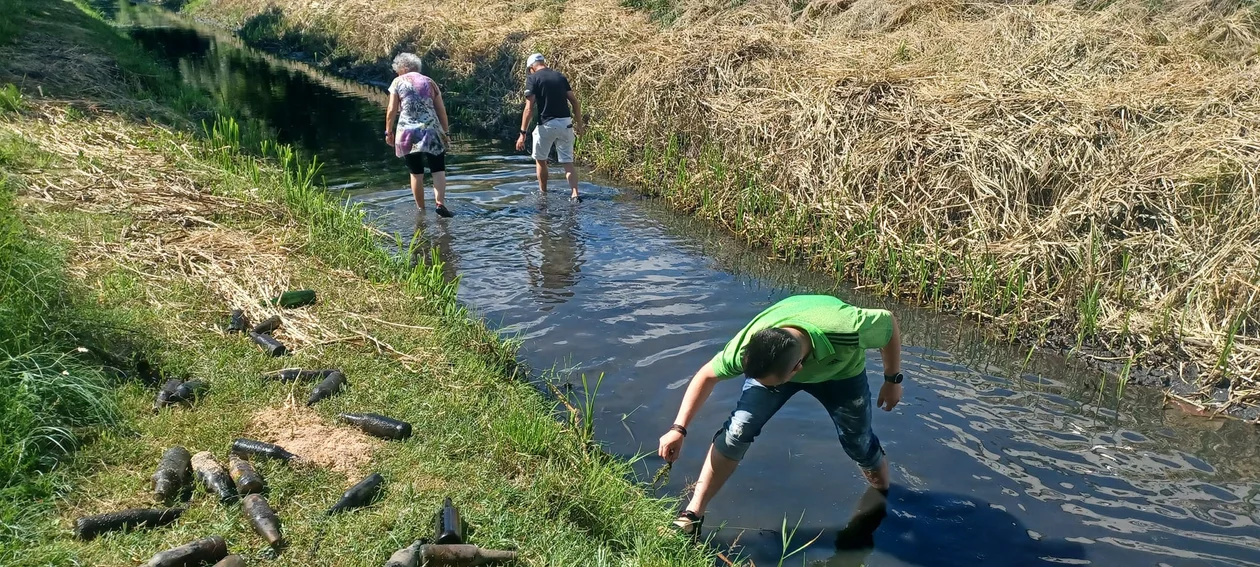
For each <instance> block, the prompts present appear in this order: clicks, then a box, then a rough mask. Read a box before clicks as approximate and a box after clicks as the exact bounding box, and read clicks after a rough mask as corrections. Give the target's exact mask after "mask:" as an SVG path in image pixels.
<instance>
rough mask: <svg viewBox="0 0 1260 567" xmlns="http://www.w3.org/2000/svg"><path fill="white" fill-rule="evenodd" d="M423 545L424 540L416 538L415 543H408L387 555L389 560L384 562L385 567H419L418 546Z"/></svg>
mask: <svg viewBox="0 0 1260 567" xmlns="http://www.w3.org/2000/svg"><path fill="white" fill-rule="evenodd" d="M423 545H424V540H419V539H418V540H416V542H415V543H413V544H411V545H408V546H407V547H404V548H402V549H399V550H398V551H395V552H394V553H393V554H391V555H390V556H389V561H386V562H385V567H420V547H421V546H423Z"/></svg>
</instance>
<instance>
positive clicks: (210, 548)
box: [144, 536, 227, 567]
mask: <svg viewBox="0 0 1260 567" xmlns="http://www.w3.org/2000/svg"><path fill="white" fill-rule="evenodd" d="M226 556H227V542H225V541H223V537H222V536H210V537H207V538H202V539H199V540H196V541H193V542H189V543H186V544H184V545H181V546H179V547H174V548H171V549H168V550H166V551H163V552H161V553H159V554H157V555H154V556H153V558H152V559H149V562H148V563H145V564H144V567H191V566H193V565H202V564H205V563H212V562H215V561H219V560H220V559H223V558H224V557H226Z"/></svg>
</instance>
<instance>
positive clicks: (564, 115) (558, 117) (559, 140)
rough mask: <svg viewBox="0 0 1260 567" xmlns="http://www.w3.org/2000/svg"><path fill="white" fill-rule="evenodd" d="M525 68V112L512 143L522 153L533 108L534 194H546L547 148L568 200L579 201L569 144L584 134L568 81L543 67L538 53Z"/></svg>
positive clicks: (580, 116)
mask: <svg viewBox="0 0 1260 567" xmlns="http://www.w3.org/2000/svg"><path fill="white" fill-rule="evenodd" d="M526 65H527V66H528V68H529V77H528V78H527V79H526V80H525V112H524V114H523V115H522V116H521V135H520V137H519V138H517V139H516V149H517V150H518V151H522V150H524V149H525V134H527V133H529V123H530V121H531V120H532V119H533V117H534V109H535V108H537V109H538V128H536V129H535V130H534V145H533V151H532V152H531V153H532V154H533V156H534V162H535V164H536V165H535V168H536V169H537V171H538V190H539V191H542V192H543V193H546V192H547V157H548V154H550V153H551V147H552V146H555V147H556V158H557V159H556V161H558V162H560V165H561V166H563V167H564V178H565V179H566V180H568V182H569V190H570V191H571V194H570V196H569V198H570V199H572V200H574V201H580V200H581V197H578V182H577V174H576V173H575V172H574V171H573V141H574V137H575V135H576V136H580V135H582V131H583V130H585V127H584V126H583V124H582V106H581V105H580V104H578V100H577V97H576V96H574V95H573V89H572V88H571V87H570V86H569V80H568V79H566V78H565V77H564V75H561V74H560V73H558V72H556V71H555V70H553V69H551V68H550V67H547V62H546V61H544V60H543V56H542V54H541V53H535V54H533V55H530V56H529V59H528V60H527V61H526ZM570 105H572V106H573V112H572V114H570V112H569V106H570Z"/></svg>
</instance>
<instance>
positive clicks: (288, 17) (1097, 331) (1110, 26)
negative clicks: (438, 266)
mask: <svg viewBox="0 0 1260 567" xmlns="http://www.w3.org/2000/svg"><path fill="white" fill-rule="evenodd" d="M1258 6H1260V5H1257V4H1256V3H1255V2H1254V0H1211V1H1208V0H1193V1H1187V2H1159V1H1150V0H1116V1H1100V2H1088V1H1080V0H1052V1H1048V2H1028V3H1025V2H1014V3H1012V2H998V1H982V2H964V1H961V0H927V1H925V0H856V1H847V0H844V1H839V0H814V1H798V0H764V1H761V0H759V1H747V2H742V1H740V2H717V1H713V0H566V1H554V2H509V1H501V0H477V1H475V2H472V3H471V4H470V3H468V2H446V1H438V2H415V1H398V2H377V1H374V0H347V1H344V2H336V3H332V2H323V3H314V2H306V1H304V0H267V1H265V2H264V1H262V0H205V1H203V2H199V3H198V4H197V5H196V6H195V8H194V13H196V14H198V15H201V16H210V17H214V18H218V19H220V20H221V21H224V22H227V23H229V24H230V25H235V26H239V27H240V33H241V35H242V37H245V38H246V39H252V40H255V41H258V42H261V43H266V42H274V41H275V40H277V39H279V40H281V41H282V42H285V43H288V44H291V45H294V46H295V47H296V48H297V49H300V50H303V51H305V52H307V53H312V52H315V51H318V52H319V53H320V54H322V55H321V59H323V60H325V61H328V62H330V63H333V64H334V65H342V66H344V65H345V64H347V62H354V61H358V62H360V63H361V64H371V65H375V66H376V67H374V68H376V69H381V70H382V71H381V72H384V69H385V67H384V66H383V62H384V61H385V60H386V59H387V58H388V57H389V56H391V55H392V54H394V53H396V52H397V51H399V50H402V49H411V50H415V51H418V52H421V53H424V54H426V55H427V57H428V59H429V63H430V64H431V65H430V66H431V68H432V69H434V73H435V74H436V75H437V76H439V77H440V78H441V79H442V80H444V81H446V83H445V84H444V88H447V87H448V86H449V88H448V91H450V93H451V94H450V96H449V102H450V106H451V107H452V108H453V109H454V110H453V112H454V113H455V115H456V116H458V115H459V113H460V112H465V111H467V112H471V113H473V114H475V115H478V116H477V119H475V120H468V119H466V120H463V121H459V120H457V121H456V122H457V125H458V124H465V125H467V124H470V123H472V124H475V123H490V122H493V120H491V119H490V116H488V115H499V114H505V115H508V116H511V115H512V114H514V113H518V112H519V108H520V106H519V105H520V94H519V93H520V85H521V81H522V80H523V69H522V68H523V58H524V56H525V55H526V54H528V53H530V52H532V51H542V52H545V53H546V54H547V55H548V56H549V57H550V59H551V61H552V62H553V64H554V65H555V66H556V67H557V68H559V69H560V70H561V71H564V72H565V73H567V74H568V76H569V77H570V78H571V79H572V80H573V82H574V84H575V85H576V89H577V91H578V93H579V96H581V97H582V99H583V100H584V101H585V103H584V104H585V106H586V107H587V110H588V114H589V115H590V117H591V123H592V127H591V130H592V134H591V135H590V136H587V137H585V139H584V140H583V142H582V146H583V153H584V154H585V155H586V156H587V157H588V158H589V159H590V160H591V161H593V162H594V163H595V164H597V165H598V166H600V167H601V168H602V169H605V170H607V171H610V172H613V173H616V174H618V175H619V176H620V177H622V178H624V179H627V180H631V181H637V182H639V183H640V184H641V185H642V186H643V187H644V188H645V189H647V190H648V191H650V192H652V193H655V194H658V195H662V196H664V197H666V198H668V199H670V200H671V201H673V202H674V203H675V204H677V205H678V206H679V207H680V208H682V209H684V210H687V211H692V212H694V213H695V214H697V215H700V216H702V217H705V218H709V219H712V220H715V221H717V222H719V223H721V224H723V225H724V226H726V227H728V228H729V229H731V230H732V231H734V232H736V233H738V234H740V235H741V236H743V237H744V238H746V239H747V240H748V241H749V242H752V243H756V244H758V245H766V246H769V247H772V248H774V249H775V250H777V251H778V252H779V253H780V254H781V255H782V256H783V257H785V258H788V259H792V260H796V261H799V262H802V263H805V264H809V265H811V266H814V267H817V268H822V269H827V270H833V271H834V272H836V273H837V274H841V275H844V276H847V277H849V278H852V279H854V280H856V281H857V282H858V283H859V284H861V285H864V286H868V287H870V288H873V289H878V290H882V291H883V292H885V293H888V294H890V295H897V296H900V297H902V298H906V299H910V300H913V301H916V302H920V303H924V304H929V305H935V306H939V307H942V308H947V309H951V310H954V311H958V312H962V313H966V314H968V315H969V316H972V317H974V318H976V319H979V320H981V321H984V322H987V323H990V324H992V325H993V326H994V328H995V329H997V330H998V331H999V332H1001V334H1003V335H1005V336H1006V337H1008V338H1011V339H1018V340H1023V341H1025V342H1027V343H1031V344H1036V345H1047V346H1050V347H1052V348H1055V349H1063V350H1070V349H1074V348H1077V347H1084V350H1085V351H1087V352H1093V353H1096V354H1099V355H1100V356H1101V357H1102V358H1103V359H1106V361H1107V362H1109V363H1111V364H1113V365H1114V366H1115V367H1116V368H1117V369H1119V368H1121V367H1127V366H1126V365H1127V364H1128V363H1130V362H1131V363H1132V365H1133V366H1135V367H1143V366H1146V367H1153V368H1162V369H1164V370H1166V371H1168V372H1167V373H1166V374H1165V375H1164V376H1165V377H1168V376H1172V377H1173V378H1174V379H1176V378H1177V377H1182V378H1185V379H1186V380H1187V381H1189V382H1191V383H1196V384H1199V385H1203V386H1211V385H1225V386H1228V387H1229V388H1230V389H1229V390H1228V392H1227V396H1226V397H1227V398H1229V399H1230V401H1229V402H1226V403H1219V402H1213V401H1210V398H1209V397H1208V396H1206V395H1205V396H1204V397H1203V398H1201V400H1204V401H1206V402H1207V403H1210V404H1212V405H1214V406H1215V407H1217V408H1223V407H1226V406H1228V405H1231V404H1246V403H1252V402H1255V401H1258V400H1260V382H1257V381H1256V380H1257V376H1260V294H1257V293H1256V290H1257V289H1260V255H1258V254H1257V252H1256V251H1257V250H1260V247H1258V246H1257V244H1260V222H1257V219H1258V218H1260V185H1258V184H1257V175H1258V174H1260V166H1258V165H1257V164H1260V154H1258V152H1260V137H1258V136H1260V99H1257V97H1256V96H1255V85H1256V84H1257V83H1258V82H1260V7H1258ZM473 86H475V87H477V88H471V87H473ZM507 124H508V127H509V131H511V123H510V120H509V121H508V122H507ZM511 136H514V134H511ZM1206 392H1207V390H1205V393H1206Z"/></svg>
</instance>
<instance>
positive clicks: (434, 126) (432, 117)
mask: <svg viewBox="0 0 1260 567" xmlns="http://www.w3.org/2000/svg"><path fill="white" fill-rule="evenodd" d="M436 90H437V84H436V83H434V82H433V79H430V78H428V77H426V76H424V75H421V74H420V73H414V72H413V73H406V74H404V75H400V76H399V77H398V78H396V79H394V82H393V83H390V85H389V93H390V94H391V95H392V94H395V93H397V94H398V100H399V102H400V108H399V114H398V128H396V129H395V132H394V153H395V154H396V155H397V156H398V157H403V156H405V155H407V154H410V153H414V152H424V153H426V154H433V155H441V154H442V153H445V152H446V148H445V147H443V145H442V135H441V134H442V123H441V122H439V121H438V117H437V111H436V110H435V109H434V107H433V95H434V93H435V92H436Z"/></svg>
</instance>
